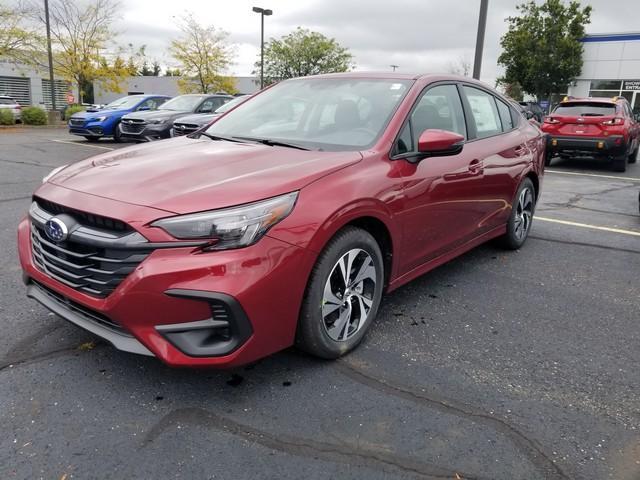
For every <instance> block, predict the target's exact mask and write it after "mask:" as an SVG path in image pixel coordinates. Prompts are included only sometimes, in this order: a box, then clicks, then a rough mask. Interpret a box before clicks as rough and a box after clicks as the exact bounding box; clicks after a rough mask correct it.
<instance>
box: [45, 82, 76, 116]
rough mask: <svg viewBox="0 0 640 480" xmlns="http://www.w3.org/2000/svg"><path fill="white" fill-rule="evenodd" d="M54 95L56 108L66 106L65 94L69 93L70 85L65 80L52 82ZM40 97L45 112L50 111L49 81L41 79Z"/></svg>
mask: <svg viewBox="0 0 640 480" xmlns="http://www.w3.org/2000/svg"><path fill="white" fill-rule="evenodd" d="M54 82H55V83H54V85H55V93H56V108H57V109H61V108H62V107H63V106H64V105H66V104H67V93H69V92H71V83H69V82H67V81H66V80H54ZM42 97H43V100H44V105H45V107H46V109H47V110H51V108H52V105H51V81H50V80H49V79H46V78H43V79H42Z"/></svg>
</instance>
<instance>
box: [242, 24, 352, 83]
mask: <svg viewBox="0 0 640 480" xmlns="http://www.w3.org/2000/svg"><path fill="white" fill-rule="evenodd" d="M254 67H255V70H254V71H253V74H254V75H256V76H258V77H259V76H260V59H258V61H257V62H256V63H255V65H254ZM353 67H354V65H353V56H352V55H351V53H349V50H348V49H347V48H345V47H343V46H341V45H340V44H339V43H338V42H337V41H336V40H335V39H333V38H328V37H325V36H324V35H322V34H321V33H318V32H312V31H309V30H307V29H304V28H301V27H298V28H297V29H296V30H294V31H293V32H292V33H290V34H289V35H285V36H283V37H282V38H280V39H279V40H277V39H274V38H272V39H271V40H269V42H268V43H267V44H266V45H265V47H264V79H265V84H266V85H268V84H270V83H273V82H276V81H278V80H284V79H286V78H294V77H303V76H306V75H318V74H320V73H335V72H347V71H349V70H351V69H353Z"/></svg>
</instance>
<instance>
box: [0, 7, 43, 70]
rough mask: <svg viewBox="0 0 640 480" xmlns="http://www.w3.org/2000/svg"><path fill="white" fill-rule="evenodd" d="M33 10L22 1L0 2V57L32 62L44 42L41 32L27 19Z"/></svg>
mask: <svg viewBox="0 0 640 480" xmlns="http://www.w3.org/2000/svg"><path fill="white" fill-rule="evenodd" d="M32 15H33V12H32V10H31V8H30V7H29V6H28V5H27V4H25V3H24V2H22V1H18V2H15V3H13V4H11V5H9V4H8V3H6V2H0V57H4V58H6V59H8V60H10V61H12V62H15V63H24V64H30V65H32V64H34V63H35V62H36V58H37V56H38V55H39V54H40V53H41V51H40V49H41V46H42V45H43V43H44V37H43V35H42V34H41V32H40V31H39V30H38V29H37V28H36V27H35V26H34V25H33V24H32V23H31V22H30V21H29V20H30V18H31V17H32Z"/></svg>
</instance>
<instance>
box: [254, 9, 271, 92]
mask: <svg viewBox="0 0 640 480" xmlns="http://www.w3.org/2000/svg"><path fill="white" fill-rule="evenodd" d="M253 11H254V12H256V13H259V14H260V90H262V89H263V88H264V16H265V15H267V16H268V15H273V10H268V9H265V8H260V7H253Z"/></svg>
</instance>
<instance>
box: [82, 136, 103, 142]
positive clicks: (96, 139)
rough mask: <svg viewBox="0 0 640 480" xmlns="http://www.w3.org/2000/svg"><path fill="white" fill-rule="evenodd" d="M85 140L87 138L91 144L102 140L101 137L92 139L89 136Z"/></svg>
mask: <svg viewBox="0 0 640 480" xmlns="http://www.w3.org/2000/svg"><path fill="white" fill-rule="evenodd" d="M84 138H86V139H87V140H88V141H90V142H97V141H98V140H100V137H90V136H89V135H87V136H85V137H84Z"/></svg>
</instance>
